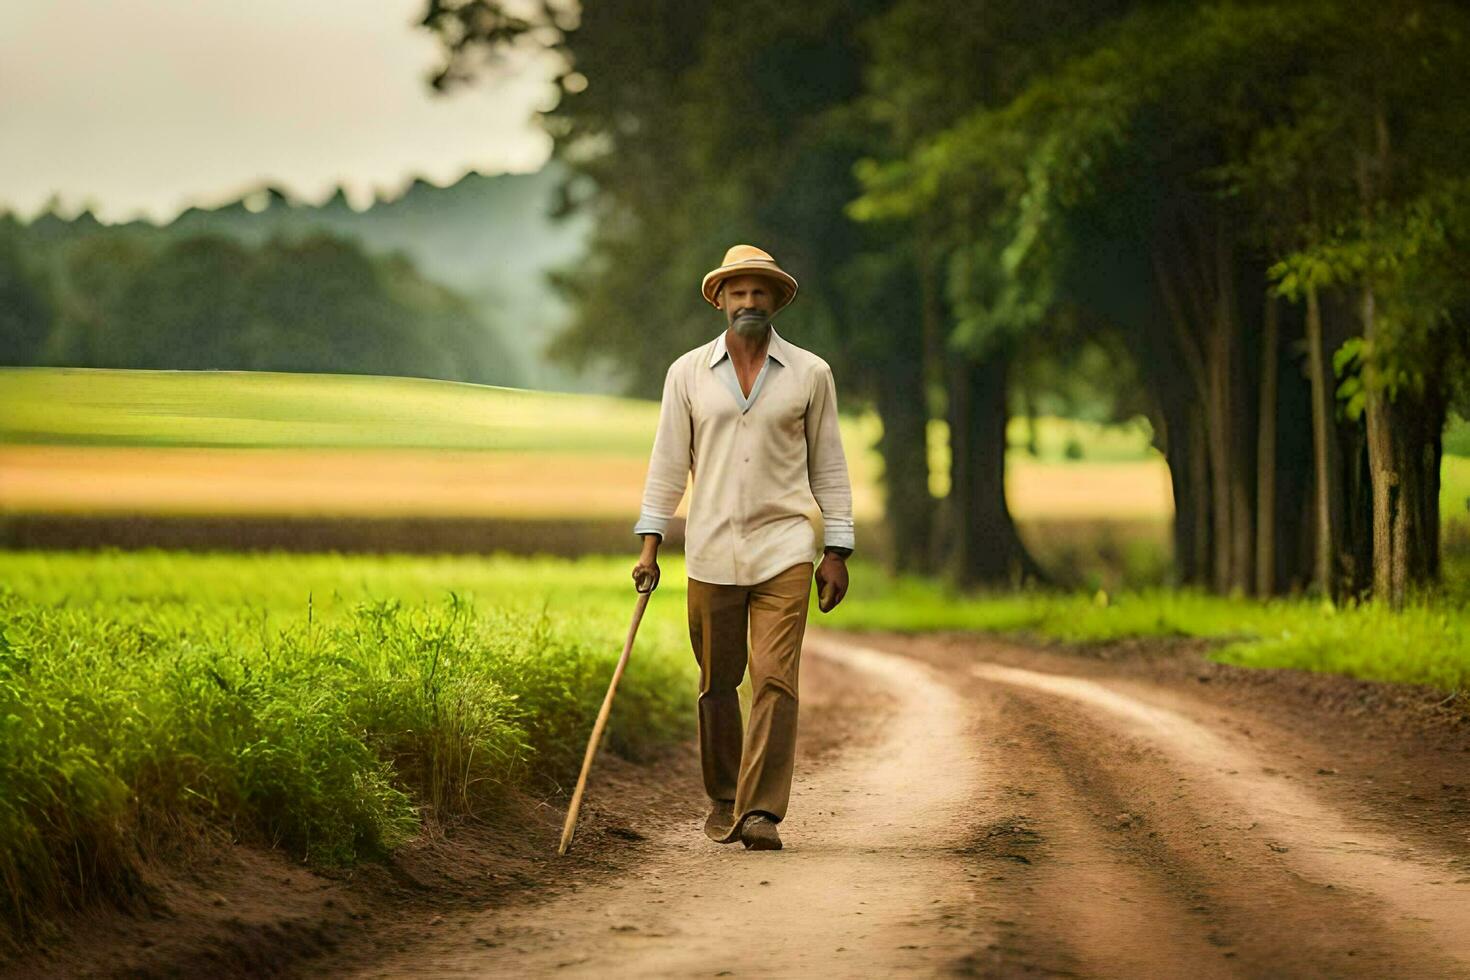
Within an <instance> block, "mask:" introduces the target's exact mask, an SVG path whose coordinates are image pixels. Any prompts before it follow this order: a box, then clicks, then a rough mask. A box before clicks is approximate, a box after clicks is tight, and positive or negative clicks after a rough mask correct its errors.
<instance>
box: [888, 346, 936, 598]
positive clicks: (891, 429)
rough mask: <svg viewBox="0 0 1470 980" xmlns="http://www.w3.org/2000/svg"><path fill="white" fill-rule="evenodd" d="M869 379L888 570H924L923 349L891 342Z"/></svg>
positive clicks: (928, 500)
mask: <svg viewBox="0 0 1470 980" xmlns="http://www.w3.org/2000/svg"><path fill="white" fill-rule="evenodd" d="M885 368H886V369H885V370H883V371H881V372H879V373H878V376H877V378H876V379H875V384H876V387H877V398H876V402H877V407H878V413H879V415H880V416H881V417H882V420H883V435H882V436H881V437H880V438H879V440H878V451H879V453H880V454H882V456H883V490H884V496H885V501H884V513H885V514H886V515H887V517H888V529H889V533H890V534H891V535H892V537H893V547H892V555H893V570H894V571H897V572H921V573H927V572H930V571H932V570H933V568H932V566H931V562H930V555H931V551H930V541H931V537H932V534H933V530H934V497H933V496H932V495H931V494H930V492H929V451H928V444H927V442H926V435H927V430H928V424H929V412H928V409H927V406H926V405H925V403H924V399H923V397H922V393H923V390H924V376H923V368H924V364H923V351H922V350H919V349H916V348H915V347H914V346H912V345H908V344H897V345H895V346H894V347H893V348H892V352H891V355H890V356H889V357H888V358H887V359H886V363H885Z"/></svg>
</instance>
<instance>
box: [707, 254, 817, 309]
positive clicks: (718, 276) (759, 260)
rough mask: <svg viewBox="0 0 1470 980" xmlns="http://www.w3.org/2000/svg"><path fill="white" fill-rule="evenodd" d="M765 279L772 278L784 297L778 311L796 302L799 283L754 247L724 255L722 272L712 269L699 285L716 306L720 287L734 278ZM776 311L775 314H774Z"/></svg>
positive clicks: (779, 298) (779, 300) (780, 299)
mask: <svg viewBox="0 0 1470 980" xmlns="http://www.w3.org/2000/svg"><path fill="white" fill-rule="evenodd" d="M745 275H762V276H769V277H770V278H771V279H773V280H774V281H775V282H776V285H777V291H778V292H780V293H782V294H783V295H781V296H779V297H777V300H776V310H780V309H782V308H783V307H784V306H786V304H787V303H790V302H791V301H792V300H793V299H795V298H796V280H795V279H793V278H792V276H791V273H789V272H787V271H786V270H784V269H782V268H781V267H780V266H779V265H777V264H776V260H775V259H773V258H771V256H770V254H769V253H767V252H764V251H762V250H761V249H758V248H756V247H755V246H754V245H736V246H734V247H732V248H731V249H730V250H729V251H728V252H726V253H725V261H724V262H723V263H721V265H720V266H719V268H716V269H711V270H710V271H709V272H708V273H706V274H705V277H704V282H703V283H701V284H700V287H699V291H700V292H701V293H703V294H704V298H705V299H706V300H708V301H709V304H710V305H711V306H717V304H716V303H715V291H716V290H717V289H719V288H720V283H721V282H723V281H724V280H726V279H728V278H730V277H731V276H745ZM776 310H772V311H771V312H772V313H774V312H776Z"/></svg>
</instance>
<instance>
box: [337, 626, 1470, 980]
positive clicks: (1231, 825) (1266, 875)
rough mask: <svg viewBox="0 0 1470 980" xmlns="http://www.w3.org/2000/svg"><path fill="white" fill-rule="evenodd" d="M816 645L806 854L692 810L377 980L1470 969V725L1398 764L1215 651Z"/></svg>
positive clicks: (375, 971) (1375, 738) (821, 639)
mask: <svg viewBox="0 0 1470 980" xmlns="http://www.w3.org/2000/svg"><path fill="white" fill-rule="evenodd" d="M806 652H807V655H808V656H807V657H806V658H805V660H804V663H803V677H802V690H803V699H804V702H808V703H810V704H808V703H804V710H806V709H807V708H808V707H810V708H811V710H810V711H808V713H807V714H804V716H803V719H804V721H807V720H810V722H811V724H810V725H808V726H807V728H804V729H803V738H804V739H807V740H808V741H807V743H805V744H807V745H809V746H811V747H812V748H813V750H814V751H813V752H811V753H810V755H811V756H812V757H813V759H814V760H815V761H814V764H810V765H805V766H802V767H801V769H803V770H804V771H803V772H800V773H799V776H798V783H797V785H796V787H795V790H794V794H793V800H792V804H791V809H790V812H789V814H788V819H787V820H786V821H785V823H784V824H783V830H784V832H785V834H784V836H785V840H786V847H785V849H784V850H783V851H780V852H768V853H758V852H746V851H744V850H743V849H742V848H741V847H740V846H739V845H738V844H736V845H727V846H723V847H721V846H718V845H714V844H711V843H709V842H708V841H707V840H705V839H704V837H703V836H702V834H700V832H699V826H700V820H699V816H700V814H699V813H698V812H697V808H698V801H697V800H696V801H692V802H690V803H687V804H685V805H684V806H683V807H682V809H680V811H679V812H678V813H677V814H664V815H663V818H662V819H654V820H652V821H650V822H648V823H645V824H644V825H643V830H642V831H641V833H642V835H643V836H644V837H645V838H646V839H645V840H643V841H636V842H635V841H630V842H629V843H628V847H629V848H630V849H634V850H636V852H637V855H638V860H637V861H636V862H633V864H632V866H631V867H630V868H629V869H628V870H627V871H626V872H625V873H622V874H616V875H611V876H608V877H606V878H602V879H598V880H592V881H588V882H585V883H579V882H577V881H575V880H573V881H572V882H571V883H570V884H568V885H567V887H566V888H565V889H564V890H561V891H558V892H557V893H555V894H553V895H551V896H549V897H545V898H543V899H542V900H539V901H528V902H523V903H518V904H516V905H513V906H511V907H508V908H507V907H502V908H495V909H489V910H486V911H484V912H483V913H479V914H468V915H464V916H462V917H459V918H458V919H456V920H455V921H452V922H447V921H441V922H439V923H438V924H436V925H435V926H434V927H432V929H431V930H430V931H429V933H428V934H427V935H425V936H424V937H423V938H422V939H421V941H418V942H413V943H410V944H408V946H407V948H406V949H405V950H404V951H403V952H402V953H400V954H397V955H393V956H389V957H386V958H384V957H380V958H377V959H376V960H375V961H373V962H371V963H368V964H361V965H360V966H358V967H357V968H356V971H355V972H356V975H358V976H364V977H383V976H407V975H416V976H461V975H482V974H487V973H488V974H504V975H519V976H527V975H558V976H561V975H566V976H594V975H595V976H609V975H613V976H854V977H856V976H881V975H888V974H894V973H913V974H918V975H925V974H956V973H958V974H961V975H981V976H1010V975H1022V974H1026V975H1036V974H1039V975H1051V974H1055V975H1077V976H1109V977H1138V976H1157V977H1165V976H1178V977H1185V976H1188V977H1191V978H1203V977H1212V976H1256V977H1261V976H1343V975H1358V976H1375V977H1381V976H1389V975H1394V976H1426V977H1429V976H1433V977H1447V976H1470V834H1467V825H1470V807H1467V806H1466V787H1465V786H1464V785H1463V783H1464V782H1465V780H1466V777H1467V775H1470V774H1467V773H1466V768H1467V765H1470V755H1466V754H1464V752H1463V751H1461V752H1459V753H1456V752H1454V751H1452V749H1453V748H1455V747H1457V742H1456V740H1457V738H1460V737H1463V734H1464V733H1463V732H1459V733H1455V732H1451V733H1449V734H1447V735H1446V736H1445V738H1444V739H1443V740H1441V742H1440V743H1437V748H1436V747H1434V746H1430V745H1426V744H1424V743H1423V741H1422V739H1416V740H1415V741H1413V742H1402V741H1401V742H1399V743H1397V747H1396V745H1395V744H1392V743H1391V742H1390V741H1388V740H1385V739H1383V738H1382V737H1381V734H1375V732H1374V731H1372V730H1371V729H1372V727H1373V726H1372V725H1371V724H1366V725H1365V724H1364V723H1363V719H1361V718H1359V719H1356V720H1354V718H1353V711H1352V710H1344V709H1343V708H1342V706H1341V705H1339V706H1337V707H1336V708H1334V707H1333V706H1331V705H1319V706H1318V707H1317V709H1316V710H1317V713H1318V714H1319V715H1320V716H1321V717H1319V718H1317V719H1315V723H1314V720H1313V719H1311V718H1306V717H1300V718H1298V717H1293V716H1292V713H1291V711H1290V702H1291V701H1292V700H1293V698H1295V699H1296V700H1302V699H1305V698H1311V697H1315V698H1317V699H1318V700H1319V701H1320V700H1321V698H1322V694H1321V692H1320V691H1317V692H1315V694H1314V693H1313V692H1312V691H1311V688H1312V686H1313V684H1314V683H1319V682H1318V681H1316V680H1313V679H1304V680H1302V681H1301V682H1300V683H1301V684H1302V685H1303V686H1304V689H1303V690H1301V691H1297V692H1295V693H1293V692H1290V691H1287V692H1277V693H1276V695H1275V700H1274V701H1273V699H1272V698H1264V697H1262V690H1264V689H1258V690H1252V689H1251V688H1252V682H1251V680H1250V679H1241V678H1234V676H1233V675H1235V674H1240V673H1244V672H1238V671H1236V672H1232V671H1229V670H1228V669H1224V668H1215V667H1214V665H1210V664H1208V663H1206V662H1204V661H1199V662H1198V663H1197V664H1194V665H1193V666H1191V664H1192V663H1194V662H1193V661H1190V660H1188V659H1187V658H1186V659H1184V660H1180V659H1178V658H1170V659H1167V660H1163V659H1161V660H1158V661H1151V660H1150V658H1148V657H1141V658H1124V659H1125V662H1124V663H1122V664H1118V663H1113V662H1110V661H1104V660H1087V659H1081V658H1078V657H1063V656H1057V655H1049V654H1046V653H1041V652H1037V651H1034V650H1029V649H1024V648H1019V647H1009V646H1006V645H1003V644H995V643H988V644H981V645H978V646H977V644H976V642H975V641H973V640H964V639H956V640H954V641H952V642H946V641H945V640H944V639H938V640H932V639H931V640H910V639H905V638H901V637H871V638H859V639H853V638H850V637H843V636H837V635H831V634H822V633H820V632H818V631H816V630H813V631H812V632H811V633H810V634H809V637H808V641H807V646H806ZM1191 671H1194V672H1195V673H1190V672H1191ZM1216 675H1218V679H1220V680H1223V681H1224V683H1214V684H1212V683H1211V682H1213V681H1215V680H1217V676H1216ZM1232 681H1234V682H1233V683H1232ZM1320 683H1321V684H1323V685H1324V686H1325V688H1328V689H1333V688H1335V687H1336V688H1341V687H1342V686H1343V685H1344V684H1346V685H1347V687H1348V688H1352V687H1353V683H1352V682H1341V681H1340V679H1326V680H1324V681H1320ZM1191 685H1192V686H1193V688H1194V690H1191ZM1283 699H1284V702H1285V705H1284V704H1283ZM1273 715H1274V718H1273ZM816 725H820V726H822V730H821V731H819V732H817V733H814V734H813V735H812V736H810V737H809V736H808V735H807V734H806V733H807V730H808V728H811V727H813V726H816ZM833 730H837V731H840V732H841V733H842V735H841V738H840V740H837V741H834V740H833V738H832V732H833ZM1314 732H1315V733H1317V734H1316V735H1314V734H1312V733H1314ZM824 738H825V739H826V741H825V742H823V739H824ZM1458 747H1460V748H1462V749H1463V746H1458ZM1398 749H1403V750H1404V751H1405V752H1406V753H1407V755H1406V756H1405V757H1403V758H1398V757H1396V755H1395V753H1396V751H1397V750H1398ZM1456 772H1458V773H1459V774H1460V777H1459V781H1458V782H1452V781H1449V780H1448V775H1450V774H1453V773H1456ZM684 775H685V778H686V784H685V786H686V789H693V788H695V787H696V786H697V784H696V783H695V782H694V781H693V777H692V773H686V774H684ZM1427 794H1433V796H1432V799H1431V798H1430V796H1429V795H1427ZM1405 807H1407V808H1408V812H1405ZM635 812H636V811H635ZM630 836H631V835H630ZM566 860H569V861H573V862H575V856H573V857H571V858H569V859H566Z"/></svg>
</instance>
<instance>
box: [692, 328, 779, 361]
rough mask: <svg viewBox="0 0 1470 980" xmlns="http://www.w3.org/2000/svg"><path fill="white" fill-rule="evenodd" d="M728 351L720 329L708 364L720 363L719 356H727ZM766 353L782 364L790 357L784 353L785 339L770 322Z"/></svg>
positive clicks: (723, 332)
mask: <svg viewBox="0 0 1470 980" xmlns="http://www.w3.org/2000/svg"><path fill="white" fill-rule="evenodd" d="M729 353H730V352H729V351H728V350H726V349H725V331H723V330H721V331H720V335H719V336H718V337H716V338H715V349H714V350H713V351H711V352H710V355H709V366H710V367H714V366H715V365H716V364H718V363H720V359H721V358H724V357H726V356H728V355H729ZM766 353H767V354H768V355H769V356H770V357H771V358H772V359H774V360H775V362H776V363H777V364H782V365H784V364H786V363H788V362H789V361H790V359H791V358H790V356H789V355H788V354H787V353H786V341H784V340H782V339H781V335H780V334H778V333H777V332H776V325H775V324H774V323H773V324H771V341H770V343H769V344H768V345H767V346H766Z"/></svg>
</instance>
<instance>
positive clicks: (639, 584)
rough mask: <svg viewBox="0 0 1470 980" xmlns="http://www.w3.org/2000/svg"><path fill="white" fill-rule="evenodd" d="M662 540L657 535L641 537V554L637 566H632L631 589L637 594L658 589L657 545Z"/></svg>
mask: <svg viewBox="0 0 1470 980" xmlns="http://www.w3.org/2000/svg"><path fill="white" fill-rule="evenodd" d="M662 540H663V538H661V537H659V536H658V535H657V534H645V535H643V554H641V555H639V556H638V564H636V565H634V566H633V588H635V589H637V590H638V591H639V592H652V591H653V590H654V589H656V588H658V579H659V570H658V545H659V542H660V541H662ZM650 583H652V584H650Z"/></svg>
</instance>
